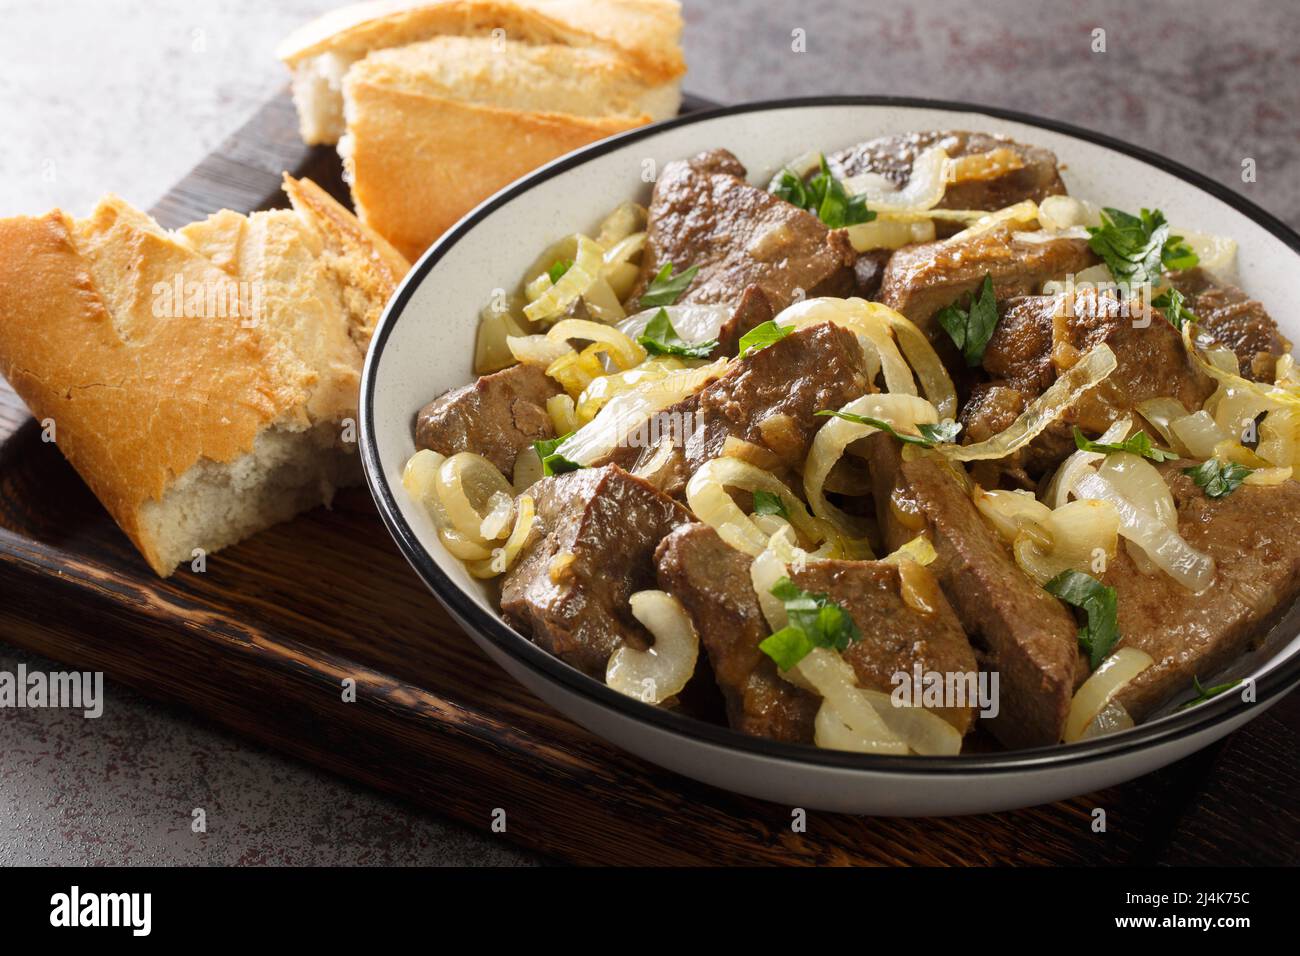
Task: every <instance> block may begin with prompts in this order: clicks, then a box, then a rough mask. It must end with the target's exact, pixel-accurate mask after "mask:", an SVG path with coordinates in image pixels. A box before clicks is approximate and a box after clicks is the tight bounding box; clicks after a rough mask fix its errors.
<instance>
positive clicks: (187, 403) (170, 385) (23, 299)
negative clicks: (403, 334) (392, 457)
mask: <svg viewBox="0 0 1300 956" xmlns="http://www.w3.org/2000/svg"><path fill="white" fill-rule="evenodd" d="M285 191H286V192H287V193H288V195H289V197H290V200H291V201H292V203H293V206H294V208H293V210H270V211H267V212H259V213H253V214H252V215H250V216H247V217H245V216H240V215H238V214H236V213H232V212H229V211H223V212H219V213H216V214H215V215H213V216H211V217H209V218H208V219H207V220H204V221H203V222H199V223H193V224H191V225H189V226H186V227H185V228H184V229H181V230H179V231H176V232H168V231H166V230H164V229H162V228H161V227H159V226H158V225H157V223H155V222H154V221H153V220H152V219H151V218H150V217H149V216H147V215H146V214H144V213H142V212H140V211H139V210H137V209H135V208H134V207H132V206H130V205H129V204H128V203H126V202H124V201H123V200H121V199H119V198H117V197H115V196H108V197H106V198H105V199H103V200H102V201H101V202H100V203H99V204H98V206H96V208H95V210H94V211H93V212H92V213H91V215H90V216H89V217H88V218H86V219H80V220H75V219H73V218H72V217H70V216H68V215H67V214H66V213H64V212H62V211H59V210H55V211H53V212H51V213H48V214H47V215H45V216H42V217H39V218H38V217H19V218H14V219H6V220H0V263H2V265H0V372H3V374H4V375H5V377H6V378H8V380H9V382H10V384H12V386H13V387H14V390H15V391H17V392H18V394H19V395H20V396H21V397H22V399H23V400H24V401H25V402H26V403H27V406H28V408H29V409H30V410H31V411H32V414H33V415H35V416H36V417H37V418H38V419H40V420H42V421H44V420H50V421H52V422H53V424H54V434H55V441H56V443H57V444H58V446H59V448H60V450H61V451H62V452H63V453H64V455H65V456H66V457H67V459H68V460H69V461H70V462H71V463H72V465H73V466H74V467H75V468H76V469H77V471H78V472H79V473H80V474H81V476H82V478H83V479H85V481H86V483H87V484H88V485H89V486H90V488H91V490H92V491H94V492H95V494H96V495H97V496H98V497H99V499H100V501H101V502H103V504H104V506H105V507H106V508H107V509H108V512H109V513H110V514H111V515H112V516H113V518H114V520H116V521H117V523H118V524H119V525H120V526H121V528H122V530H123V531H125V532H126V534H127V536H128V537H129V538H130V539H131V541H132V542H133V543H134V544H135V545H136V547H137V548H138V549H139V550H140V553H141V554H142V555H143V556H144V558H145V560H146V561H147V562H148V563H149V565H150V567H152V568H153V569H154V571H156V572H157V573H158V574H159V575H162V576H166V575H168V574H170V573H171V572H172V571H173V570H174V569H175V567H176V566H177V565H178V564H180V563H181V562H182V561H190V560H192V559H193V558H194V557H195V556H196V555H197V554H198V553H200V552H201V553H210V552H212V551H215V550H217V549H218V548H222V547H225V546H226V545H228V544H233V543H234V542H236V541H239V540H240V539H242V538H244V537H246V536H247V535H249V534H252V533H253V532H255V531H258V530H260V529H262V528H264V527H266V526H268V525H270V524H274V523H276V522H278V521H283V520H285V519H287V518H290V517H292V516H293V515H295V514H297V513H298V512H299V511H302V510H304V509H307V508H310V507H313V506H315V505H318V504H322V503H328V502H329V501H330V499H331V498H332V496H333V493H334V489H335V488H337V487H340V486H342V485H346V484H353V483H356V482H357V481H358V480H359V478H360V467H359V463H358V460H357V455H356V450H355V447H356V446H355V441H354V440H352V437H351V431H352V428H349V427H348V426H349V422H351V423H352V426H353V428H354V427H355V418H356V409H357V386H358V382H359V378H360V370H361V364H362V360H363V358H364V355H365V348H366V345H367V342H368V340H369V336H370V332H371V330H372V329H373V328H374V325H375V323H376V321H377V320H378V317H379V315H380V313H381V311H382V309H383V307H384V304H385V303H386V301H387V299H388V298H389V296H390V295H391V294H392V292H393V291H394V289H395V288H396V286H397V283H398V282H399V281H400V280H401V278H402V276H403V275H404V274H405V272H406V270H407V268H408V266H407V263H406V261H405V259H403V258H402V256H401V255H400V254H399V253H397V252H396V251H395V250H394V249H393V248H392V247H391V246H389V245H388V244H387V243H386V242H385V241H384V240H383V239H382V238H380V237H379V236H376V235H374V234H373V233H371V232H370V231H369V230H367V229H366V228H365V227H363V226H361V225H360V224H359V223H357V221H356V220H355V218H354V217H352V215H351V214H350V213H348V212H347V210H345V209H344V208H343V207H342V206H340V205H339V204H338V203H337V202H335V201H334V200H333V199H332V198H330V197H329V196H328V195H327V194H326V193H324V192H323V191H322V190H321V189H320V188H319V187H317V186H316V185H315V184H314V183H311V182H309V181H305V180H304V181H296V180H294V179H292V178H290V177H287V176H286V177H285Z"/></svg>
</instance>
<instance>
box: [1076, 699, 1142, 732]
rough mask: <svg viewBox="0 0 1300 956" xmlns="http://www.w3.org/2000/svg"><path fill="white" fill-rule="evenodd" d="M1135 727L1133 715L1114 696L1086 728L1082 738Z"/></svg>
mask: <svg viewBox="0 0 1300 956" xmlns="http://www.w3.org/2000/svg"><path fill="white" fill-rule="evenodd" d="M1133 727H1134V724H1133V717H1132V715H1130V714H1129V712H1128V711H1127V710H1125V709H1124V705H1123V704H1121V703H1120V702H1119V701H1117V700H1115V699H1114V698H1113V697H1112V698H1111V699H1110V700H1109V701H1108V702H1107V703H1106V706H1105V707H1103V708H1102V709H1101V711H1100V712H1099V713H1098V714H1097V716H1096V717H1094V718H1092V721H1091V722H1090V723H1089V724H1088V726H1087V727H1086V728H1085V729H1084V731H1083V734H1082V735H1081V736H1080V737H1079V739H1080V740H1090V739H1092V738H1093V737H1104V736H1106V735H1107V734H1115V733H1119V732H1120V731H1121V730H1132V729H1133Z"/></svg>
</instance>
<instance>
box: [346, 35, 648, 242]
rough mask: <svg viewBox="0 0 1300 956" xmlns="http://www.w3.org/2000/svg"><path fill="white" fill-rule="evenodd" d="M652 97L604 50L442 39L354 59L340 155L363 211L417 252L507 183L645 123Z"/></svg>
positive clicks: (380, 228)
mask: <svg viewBox="0 0 1300 956" xmlns="http://www.w3.org/2000/svg"><path fill="white" fill-rule="evenodd" d="M657 95H659V94H657V93H647V91H646V90H645V89H644V87H642V86H641V85H640V84H638V83H636V82H634V81H632V80H631V79H629V77H628V75H627V71H626V69H625V67H624V66H623V64H622V62H621V61H620V60H619V58H618V57H617V56H616V55H615V54H612V53H609V52H607V51H604V50H598V49H574V48H572V47H567V46H559V45H554V44H551V45H540V46H538V45H529V44H525V43H518V42H515V41H502V42H497V41H494V40H490V39H484V38H477V37H439V38H437V39H434V40H428V41H425V42H423V43H414V44H411V45H409V46H403V47H395V48H393V49H388V50H383V51H381V52H379V53H373V54H371V55H370V56H368V57H366V58H365V59H364V60H361V61H360V62H359V63H357V64H356V65H355V66H353V67H352V69H351V70H350V71H349V73H348V75H347V79H346V80H345V81H344V102H345V107H344V110H345V114H346V117H347V128H348V132H347V135H345V136H344V138H343V139H342V140H341V141H340V143H339V153H340V155H342V157H343V163H344V173H345V178H346V179H347V180H348V182H349V183H351V185H352V199H353V204H354V205H355V206H356V209H357V214H358V215H359V216H360V217H361V218H362V219H363V220H364V221H365V222H366V224H367V225H369V226H372V227H373V228H374V229H375V230H376V231H377V232H379V233H380V234H381V235H383V236H384V237H385V238H387V239H388V240H389V241H390V242H392V243H393V245H394V246H396V247H397V248H398V249H399V250H400V251H401V252H402V253H403V254H404V255H406V256H408V257H410V258H411V259H415V258H417V257H418V256H419V255H420V254H421V253H422V252H424V250H425V249H427V248H428V247H429V246H430V245H431V244H432V243H433V241H434V240H435V239H437V238H438V236H439V235H441V234H442V233H443V232H445V231H446V230H447V229H448V228H449V227H450V226H451V225H452V224H454V223H455V222H456V220H458V219H459V218H460V217H461V216H463V215H464V214H465V213H467V212H468V211H469V210H471V209H473V208H474V206H476V205H477V204H478V203H480V202H481V201H483V200H484V199H486V198H487V197H488V196H490V195H492V194H493V193H494V192H496V191H497V190H498V189H500V188H501V187H502V186H504V185H505V184H506V183H509V182H510V181H512V180H514V179H517V178H519V177H520V176H523V175H526V174H527V173H529V172H531V171H532V170H533V169H536V168H537V167H538V166H541V165H543V164H544V163H546V162H549V161H550V160H552V159H554V158H555V157H556V156H560V155H562V154H564V153H567V152H569V151H570V150H573V149H577V148H578V147H580V146H585V145H586V144H587V143H591V142H594V141H595V140H598V139H603V138H604V137H606V136H610V135H612V134H614V133H618V132H622V131H623V130H626V129H631V128H633V127H636V126H640V125H642V124H644V123H647V122H649V121H650V119H651V115H652V113H651V110H654V109H658V108H659V105H656V104H655V103H654V102H652V101H653V99H654V97H655V96H657Z"/></svg>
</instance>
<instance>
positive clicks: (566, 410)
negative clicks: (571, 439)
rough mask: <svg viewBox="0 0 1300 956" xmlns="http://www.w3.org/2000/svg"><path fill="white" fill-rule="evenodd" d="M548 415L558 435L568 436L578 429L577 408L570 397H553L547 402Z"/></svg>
mask: <svg viewBox="0 0 1300 956" xmlns="http://www.w3.org/2000/svg"><path fill="white" fill-rule="evenodd" d="M546 414H547V415H548V416H550V419H551V426H552V427H553V428H554V429H555V434H557V435H567V434H569V432H571V431H573V430H574V429H576V428H577V427H578V414H577V408H576V406H575V404H574V401H573V397H572V396H570V395H565V394H559V395H552V396H551V397H550V398H548V399H547V400H546Z"/></svg>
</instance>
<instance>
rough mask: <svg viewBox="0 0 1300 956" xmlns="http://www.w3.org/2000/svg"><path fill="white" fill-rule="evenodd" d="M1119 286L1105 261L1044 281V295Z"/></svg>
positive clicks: (1046, 234)
mask: <svg viewBox="0 0 1300 956" xmlns="http://www.w3.org/2000/svg"><path fill="white" fill-rule="evenodd" d="M1016 235H1017V237H1019V236H1020V235H1021V233H1017V234H1016ZM1042 235H1045V236H1047V237H1048V238H1050V239H1064V238H1071V237H1068V236H1065V235H1061V234H1053V233H1043V234H1042ZM1073 238H1081V239H1086V238H1088V235H1087V233H1084V234H1083V235H1082V236H1078V237H1073ZM1118 288H1119V283H1117V282H1116V281H1115V279H1114V277H1113V276H1112V275H1111V274H1110V267H1109V266H1107V265H1105V264H1104V263H1103V264H1102V265H1097V266H1089V267H1088V268H1086V269H1084V270H1083V271H1082V272H1076V273H1074V274H1073V275H1071V276H1067V277H1066V278H1065V279H1049V280H1048V281H1047V282H1044V283H1043V295H1060V294H1062V293H1069V292H1076V291H1080V290H1083V289H1094V290H1096V291H1098V292H1101V291H1103V290H1105V291H1110V290H1113V289H1118Z"/></svg>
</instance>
